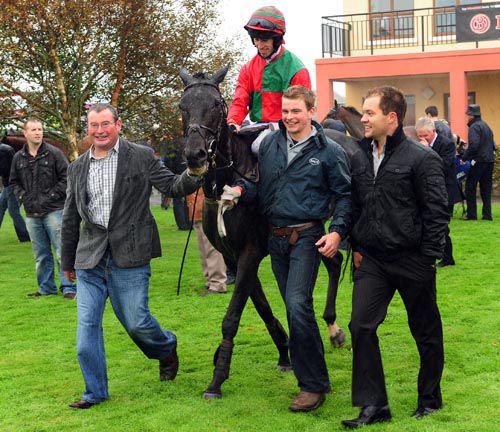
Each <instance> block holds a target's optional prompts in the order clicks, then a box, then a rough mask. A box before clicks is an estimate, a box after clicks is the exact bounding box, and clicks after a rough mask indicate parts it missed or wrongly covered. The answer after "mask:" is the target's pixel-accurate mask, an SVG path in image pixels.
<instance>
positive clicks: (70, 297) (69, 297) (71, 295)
mask: <svg viewBox="0 0 500 432" xmlns="http://www.w3.org/2000/svg"><path fill="white" fill-rule="evenodd" d="M63 297H64V298H65V299H68V300H74V299H75V297H76V293H66V294H64V295H63Z"/></svg>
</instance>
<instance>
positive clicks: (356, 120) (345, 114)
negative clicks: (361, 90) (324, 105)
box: [323, 100, 364, 139]
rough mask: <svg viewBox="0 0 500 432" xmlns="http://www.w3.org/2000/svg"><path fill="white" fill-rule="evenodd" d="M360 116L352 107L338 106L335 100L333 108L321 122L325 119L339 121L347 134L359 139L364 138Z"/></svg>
mask: <svg viewBox="0 0 500 432" xmlns="http://www.w3.org/2000/svg"><path fill="white" fill-rule="evenodd" d="M361 117H362V114H361V113H360V112H359V111H358V110H357V109H356V108H354V107H353V106H339V104H338V103H337V100H335V104H334V106H333V107H332V108H331V109H330V111H328V114H327V115H326V116H325V118H324V119H323V121H325V120H326V119H327V118H331V119H334V120H341V121H342V123H344V125H345V127H346V129H347V132H349V135H351V136H352V137H354V138H357V139H361V138H363V136H364V127H363V124H362V123H361Z"/></svg>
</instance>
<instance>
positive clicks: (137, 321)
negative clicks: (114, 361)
mask: <svg viewBox="0 0 500 432" xmlns="http://www.w3.org/2000/svg"><path fill="white" fill-rule="evenodd" d="M150 276H151V268H150V266H149V264H147V265H145V266H142V267H133V268H119V267H117V266H116V265H115V264H114V262H113V260H112V258H111V255H110V254H109V252H107V253H106V254H105V255H104V257H103V258H102V259H101V261H100V262H99V264H98V265H97V266H96V267H95V268H93V269H89V270H78V269H77V270H76V277H77V281H78V297H77V305H78V329H77V333H76V346H77V354H78V361H79V362H80V368H81V369H82V374H83V379H84V381H85V392H84V393H83V396H82V399H83V400H86V401H89V402H92V403H99V402H102V401H103V400H106V399H108V398H109V394H108V377H107V373H106V354H105V352H104V338H103V330H102V316H103V313H104V308H105V307H106V299H107V298H108V297H109V299H110V301H111V306H112V307H113V311H114V312H115V315H116V317H117V318H118V320H119V321H120V323H121V324H122V325H123V327H124V328H125V330H126V331H127V333H128V335H129V336H130V337H131V339H132V340H133V341H134V342H135V344H136V345H137V346H138V347H139V348H140V349H141V350H142V352H143V353H144V354H145V355H146V356H147V357H148V358H150V359H159V360H160V359H164V358H165V357H167V356H168V355H170V354H171V353H172V351H173V349H174V347H175V346H176V344H177V339H176V337H175V335H174V334H173V333H170V332H169V331H166V330H163V329H162V328H161V327H160V325H159V324H158V321H156V319H155V318H154V317H153V316H152V315H151V313H150V312H149V307H148V290H149V278H150Z"/></svg>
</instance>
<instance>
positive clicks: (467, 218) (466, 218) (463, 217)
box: [462, 214, 477, 220]
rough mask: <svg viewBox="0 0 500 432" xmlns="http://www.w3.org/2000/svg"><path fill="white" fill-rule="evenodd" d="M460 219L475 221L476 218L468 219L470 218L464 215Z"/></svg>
mask: <svg viewBox="0 0 500 432" xmlns="http://www.w3.org/2000/svg"><path fill="white" fill-rule="evenodd" d="M462 219H463V220H477V217H470V216H467V215H466V214H464V215H463V216H462Z"/></svg>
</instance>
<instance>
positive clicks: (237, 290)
mask: <svg viewBox="0 0 500 432" xmlns="http://www.w3.org/2000/svg"><path fill="white" fill-rule="evenodd" d="M248 249H250V248H247V250H246V254H245V253H244V254H242V255H241V256H240V259H239V260H238V271H237V273H236V281H235V284H234V285H235V286H234V292H233V295H232V297H231V301H230V302H229V306H228V308H227V311H226V315H225V316H224V320H223V321H222V342H221V343H220V345H219V347H218V348H217V350H216V351H215V355H214V366H215V368H214V374H213V377H212V381H211V383H210V384H209V386H208V387H207V389H206V390H205V393H204V394H203V397H204V398H205V399H218V398H221V397H222V390H221V386H222V384H223V383H224V381H226V380H227V379H228V378H229V370H230V367H231V357H232V354H233V346H234V342H233V341H234V338H235V336H236V333H237V332H238V326H239V324H240V319H241V315H242V313H243V309H244V308H245V305H246V302H247V300H248V297H249V295H250V292H251V291H252V290H253V288H254V287H255V285H256V281H257V270H258V268H259V264H260V262H261V261H262V258H263V256H262V255H257V254H256V253H255V252H254V253H251V252H250V251H249V250H248Z"/></svg>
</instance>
